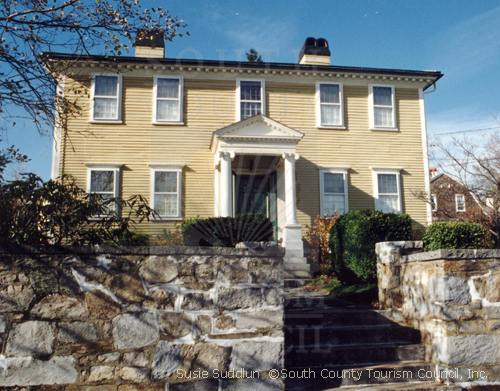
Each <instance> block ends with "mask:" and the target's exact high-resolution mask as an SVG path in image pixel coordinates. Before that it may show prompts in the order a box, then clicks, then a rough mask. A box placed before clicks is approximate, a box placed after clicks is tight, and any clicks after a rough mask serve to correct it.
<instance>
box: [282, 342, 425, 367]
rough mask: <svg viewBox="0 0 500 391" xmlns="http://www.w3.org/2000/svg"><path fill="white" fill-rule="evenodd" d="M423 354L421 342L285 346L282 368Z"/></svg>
mask: <svg viewBox="0 0 500 391" xmlns="http://www.w3.org/2000/svg"><path fill="white" fill-rule="evenodd" d="M424 356H425V349H424V346H423V345H397V344H393V343H377V344H359V345H336V346H333V345H322V346H314V347H290V348H289V349H286V354H285V368H294V367H325V366H335V365H352V364H355V365H362V364H364V365H375V364H382V363H397V362H415V361H423V360H424Z"/></svg>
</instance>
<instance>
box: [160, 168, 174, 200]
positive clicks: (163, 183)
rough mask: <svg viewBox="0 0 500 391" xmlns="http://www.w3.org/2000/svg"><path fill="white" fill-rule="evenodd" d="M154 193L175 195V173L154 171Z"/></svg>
mask: <svg viewBox="0 0 500 391" xmlns="http://www.w3.org/2000/svg"><path fill="white" fill-rule="evenodd" d="M155 193H177V172H169V171H155ZM155 205H156V204H155Z"/></svg>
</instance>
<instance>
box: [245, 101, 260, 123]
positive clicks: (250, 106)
mask: <svg viewBox="0 0 500 391" xmlns="http://www.w3.org/2000/svg"><path fill="white" fill-rule="evenodd" d="M260 113H261V104H260V103H247V102H242V103H241V119H245V118H248V117H251V116H252V115H256V114H260Z"/></svg>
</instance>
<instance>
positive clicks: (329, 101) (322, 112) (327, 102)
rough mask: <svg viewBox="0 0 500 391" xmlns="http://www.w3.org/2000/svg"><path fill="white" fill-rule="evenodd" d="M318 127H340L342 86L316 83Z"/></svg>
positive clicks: (341, 119) (341, 118) (341, 123)
mask: <svg viewBox="0 0 500 391" xmlns="http://www.w3.org/2000/svg"><path fill="white" fill-rule="evenodd" d="M316 86H317V87H316V88H317V103H318V110H319V112H318V114H317V115H318V126H342V125H343V113H342V100H343V94H342V85H341V84H334V83H317V85H316Z"/></svg>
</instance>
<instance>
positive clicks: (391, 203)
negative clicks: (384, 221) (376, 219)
mask: <svg viewBox="0 0 500 391" xmlns="http://www.w3.org/2000/svg"><path fill="white" fill-rule="evenodd" d="M378 206H379V210H380V211H381V212H384V213H398V212H399V207H398V196H397V195H382V196H379V198H378Z"/></svg>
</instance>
